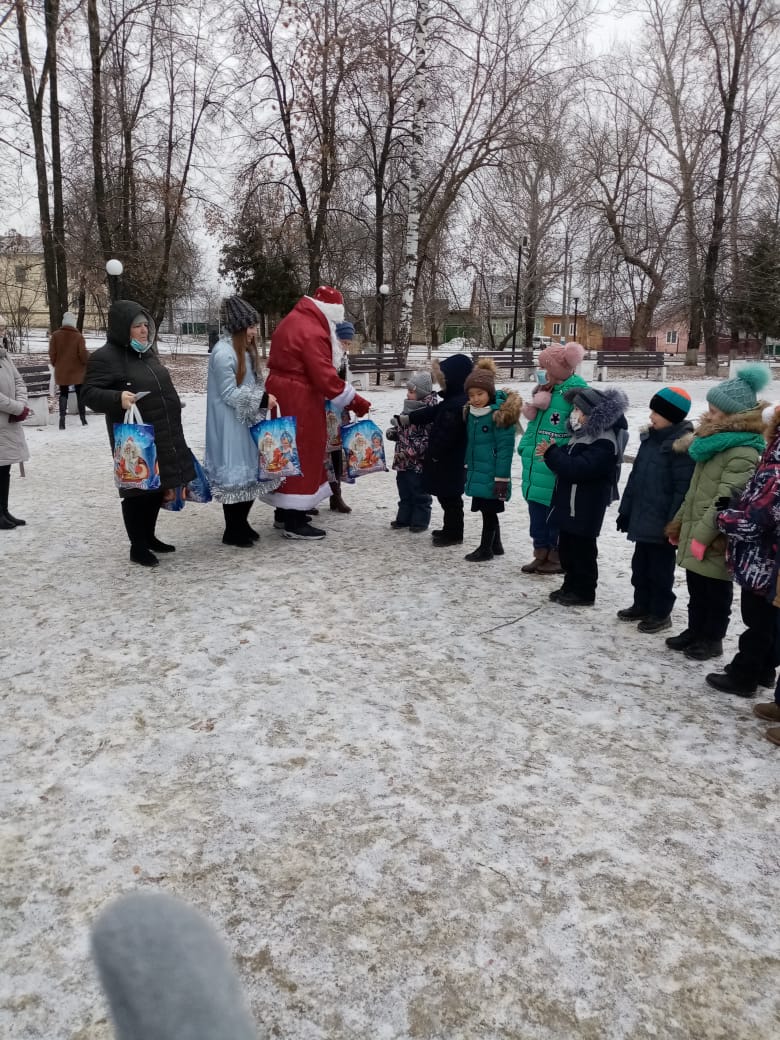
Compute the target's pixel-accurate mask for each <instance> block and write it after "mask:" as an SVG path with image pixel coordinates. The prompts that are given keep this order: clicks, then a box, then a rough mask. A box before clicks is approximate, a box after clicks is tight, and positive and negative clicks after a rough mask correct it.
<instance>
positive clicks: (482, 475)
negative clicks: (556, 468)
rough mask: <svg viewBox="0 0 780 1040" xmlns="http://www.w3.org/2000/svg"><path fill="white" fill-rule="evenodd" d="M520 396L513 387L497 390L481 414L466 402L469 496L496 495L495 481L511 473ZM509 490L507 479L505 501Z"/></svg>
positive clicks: (510, 486)
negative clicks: (473, 411) (477, 413)
mask: <svg viewBox="0 0 780 1040" xmlns="http://www.w3.org/2000/svg"><path fill="white" fill-rule="evenodd" d="M522 404H523V402H522V400H521V398H520V397H519V395H518V394H516V393H514V391H512V390H497V391H496V400H495V402H494V403H493V404H491V405H488V408H487V410H486V412H485V414H484V415H474V414H473V413H472V411H471V409H470V408H469V406H468V405H466V407H465V408H464V409H463V416H464V418H465V420H466V436H467V445H466V463H465V465H466V494H467V495H470V496H471V497H472V498H495V497H496V496H495V487H494V482H495V481H496V480H500V479H506V478H509V477H510V476H511V473H512V460H513V459H514V454H515V428H516V426H517V421H518V419H519V418H520V409H521V407H522ZM511 494H512V481H511V480H510V481H509V489H508V491H507V496H506V501H507V502H508V501H509V498H510V495H511Z"/></svg>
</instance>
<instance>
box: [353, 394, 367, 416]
mask: <svg viewBox="0 0 780 1040" xmlns="http://www.w3.org/2000/svg"><path fill="white" fill-rule="evenodd" d="M370 407H371V402H370V401H367V400H366V399H365V397H361V396H360V394H355V396H354V397H353V398H352V400H351V401H350V402H349V408H350V410H351V411H353V412H354V413H355V415H361V416H362V415H368V409H369V408H370Z"/></svg>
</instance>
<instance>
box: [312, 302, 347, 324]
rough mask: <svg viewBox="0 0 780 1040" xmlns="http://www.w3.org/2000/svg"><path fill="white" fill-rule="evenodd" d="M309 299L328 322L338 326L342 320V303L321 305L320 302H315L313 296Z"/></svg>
mask: <svg viewBox="0 0 780 1040" xmlns="http://www.w3.org/2000/svg"><path fill="white" fill-rule="evenodd" d="M309 299H310V300H311V302H312V303H313V304H314V305H315V306H316V307H319V309H320V310H321V311H322V313H323V314H324V315H325V317H326V318H327V319H328V321H332V322H333V323H334V324H338V322H340V321H343V320H344V304H343V303H323V302H322V300H315V299H314V297H313V296H310V297H309Z"/></svg>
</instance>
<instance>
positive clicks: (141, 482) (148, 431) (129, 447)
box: [114, 405, 160, 491]
mask: <svg viewBox="0 0 780 1040" xmlns="http://www.w3.org/2000/svg"><path fill="white" fill-rule="evenodd" d="M114 483H115V484H116V486H117V487H118V488H124V489H126V490H129V489H131V488H132V489H134V490H136V491H159V489H160V467H159V465H158V463H157V448H156V446H155V443H154V427H153V426H150V425H149V424H148V423H145V422H144V421H143V419H142V418H141V413H140V412H139V410H138V406H137V405H131V406H130V407H129V408H128V409H127V411H126V412H125V421H124V422H121V423H114Z"/></svg>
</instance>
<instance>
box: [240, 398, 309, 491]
mask: <svg viewBox="0 0 780 1040" xmlns="http://www.w3.org/2000/svg"><path fill="white" fill-rule="evenodd" d="M249 432H250V433H251V434H252V437H253V438H254V442H255V444H256V445H257V466H258V472H259V477H260V480H273V479H274V478H275V477H300V475H301V460H300V459H299V458H298V446H297V444H296V440H295V434H296V421H295V416H294V415H280V414H279V408H278V407H277V415H276V418H274V419H263V420H262V422H259V423H255V425H254V426H250V427H249Z"/></svg>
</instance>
